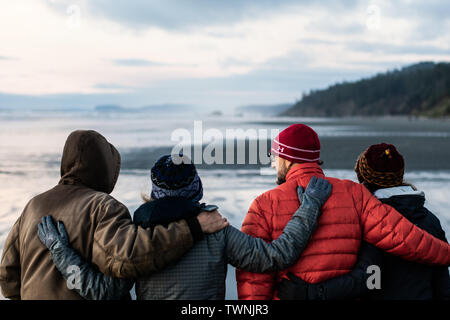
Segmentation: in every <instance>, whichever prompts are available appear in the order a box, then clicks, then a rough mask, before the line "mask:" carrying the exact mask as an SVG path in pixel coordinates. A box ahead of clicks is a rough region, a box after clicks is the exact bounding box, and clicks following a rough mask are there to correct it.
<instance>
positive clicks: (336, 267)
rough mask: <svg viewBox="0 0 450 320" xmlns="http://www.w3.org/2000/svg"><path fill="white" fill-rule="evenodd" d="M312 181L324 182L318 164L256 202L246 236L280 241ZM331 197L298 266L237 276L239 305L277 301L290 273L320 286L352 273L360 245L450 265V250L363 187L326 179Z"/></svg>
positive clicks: (297, 169)
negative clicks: (299, 189)
mask: <svg viewBox="0 0 450 320" xmlns="http://www.w3.org/2000/svg"><path fill="white" fill-rule="evenodd" d="M312 176H317V177H324V174H323V171H322V169H321V168H320V166H319V165H318V164H315V163H314V164H311V163H305V164H298V165H295V166H294V167H292V168H291V170H290V171H289V172H288V174H287V176H286V183H284V184H282V185H280V186H278V187H277V188H275V189H273V190H270V191H267V192H265V193H263V194H262V195H260V196H259V197H257V198H256V199H255V200H254V201H253V203H252V205H251V206H250V209H249V211H248V213H247V216H246V217H245V219H244V222H243V224H242V231H243V232H245V233H247V234H250V235H252V236H255V237H259V238H262V239H264V240H266V241H272V240H274V239H277V238H278V237H279V236H280V234H281V233H282V232H283V229H284V227H285V226H286V224H287V223H288V222H289V220H290V219H291V216H292V214H293V213H294V212H295V210H297V208H298V206H299V202H298V197H297V191H296V190H297V186H299V185H300V186H302V187H303V188H305V187H306V186H307V185H308V183H309V180H310V179H311V177H312ZM326 179H327V180H328V181H329V182H330V183H331V184H332V185H333V191H332V194H331V196H330V198H329V199H328V201H327V202H326V203H325V205H324V206H323V207H322V215H321V216H320V218H319V220H318V226H317V229H316V231H315V232H314V234H313V236H312V237H311V239H310V242H309V244H308V246H307V247H306V248H305V250H304V251H303V253H302V255H301V257H300V259H299V260H298V262H297V263H296V264H294V265H293V266H292V267H290V268H289V269H287V270H284V271H282V272H278V273H264V274H261V273H251V272H245V271H242V270H237V271H236V278H237V284H238V296H239V299H246V300H266V299H276V292H275V289H274V287H275V285H276V284H277V283H278V282H279V281H281V278H283V277H285V278H286V273H287V272H292V273H293V274H295V275H296V276H298V277H300V278H302V279H303V280H305V281H307V282H309V283H318V282H322V281H324V280H327V279H330V278H333V277H337V276H339V275H342V274H345V273H348V272H350V271H351V270H352V269H353V266H354V265H355V263H356V258H357V254H358V250H359V246H360V243H361V240H362V239H364V240H366V241H367V242H369V243H372V244H373V245H375V246H377V247H378V248H380V249H382V250H384V251H386V252H389V253H392V254H394V255H397V256H399V257H402V258H403V259H406V260H411V261H417V262H421V263H428V264H440V265H450V245H448V244H447V243H445V242H443V241H441V240H438V239H437V238H434V237H432V236H431V235H430V234H428V233H427V232H425V231H423V230H422V229H420V228H418V227H416V226H415V225H414V224H412V223H411V222H409V221H408V220H407V219H406V218H405V217H403V216H402V215H401V214H400V213H398V212H397V211H395V210H394V209H393V208H392V207H390V206H388V205H384V204H382V203H381V202H380V201H379V200H378V199H376V198H375V197H374V196H373V195H372V194H371V193H370V192H369V191H368V190H367V189H366V188H365V187H364V186H362V185H361V184H358V183H355V182H353V181H350V180H339V179H335V178H326Z"/></svg>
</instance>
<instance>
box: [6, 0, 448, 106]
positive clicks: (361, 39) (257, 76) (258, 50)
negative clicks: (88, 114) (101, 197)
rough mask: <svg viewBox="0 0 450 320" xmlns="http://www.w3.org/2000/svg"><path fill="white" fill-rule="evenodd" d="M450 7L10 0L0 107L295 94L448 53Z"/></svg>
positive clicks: (277, 98) (231, 102) (267, 98)
mask: <svg viewBox="0 0 450 320" xmlns="http://www.w3.org/2000/svg"><path fill="white" fill-rule="evenodd" d="M280 3H281V4H280ZM449 13H450V2H449V1H437V0H431V1H426V2H425V1H418V0H409V1H408V0H401V1H385V0H373V1H294V0H287V1H275V0H252V1H250V0H248V1H238V0H231V1H206V0H172V1H149V0H126V1H125V0H115V1H106V0H77V1H72V0H61V1H58V0H39V1H27V0H15V1H4V2H3V3H2V11H0V43H2V46H1V47H0V108H14V107H27V106H28V107H36V106H39V107H45V106H50V105H51V106H52V107H55V106H61V107H75V106H81V107H93V106H94V105H95V104H99V103H119V104H122V105H124V106H140V105H147V104H160V103H183V104H193V105H201V106H205V107H211V106H217V107H221V106H224V107H225V106H230V107H234V106H237V105H245V104H255V103H278V102H287V101H295V100H296V99H299V98H300V97H301V95H302V93H303V92H306V91H308V90H310V89H314V88H322V87H326V86H327V85H331V84H333V83H335V82H337V81H344V80H347V81H349V80H356V79H359V78H360V77H366V76H369V75H371V74H375V73H378V72H383V71H386V70H388V69H393V68H399V67H402V66H405V65H408V64H412V63H416V62H419V61H450V33H449V32H448V31H449V30H450V18H449V16H450V14H449Z"/></svg>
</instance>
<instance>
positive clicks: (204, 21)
mask: <svg viewBox="0 0 450 320" xmlns="http://www.w3.org/2000/svg"><path fill="white" fill-rule="evenodd" d="M72 2H73V1H71V0H61V1H58V2H53V1H48V0H47V1H46V3H47V4H48V5H50V6H51V7H53V8H54V9H57V10H58V11H59V12H61V13H64V14H65V10H66V8H67V7H68V6H69V5H71V4H72ZM78 3H79V4H80V5H79V6H80V8H81V9H82V14H85V15H91V16H95V17H103V18H105V19H108V20H111V21H115V22H117V23H120V24H122V25H124V26H127V27H130V28H134V29H143V28H144V29H145V28H148V27H155V26H156V27H160V28H164V29H168V30H181V29H191V28H196V27H204V26H211V25H224V24H225V25H226V24H233V23H236V22H239V21H243V20H248V19H252V18H255V17H259V16H261V15H264V14H271V13H273V12H274V11H283V10H286V9H288V8H290V7H298V6H302V7H319V8H323V9H325V10H332V11H335V12H336V11H338V10H349V9H350V8H352V7H354V6H355V5H356V3H357V1H356V0H347V1H345V3H343V2H342V1H337V0H328V1H319V0H313V1H303V0H283V1H279V0H227V1H211V0H171V1H160V0H132V1H130V0H115V1H114V3H113V4H112V3H111V1H107V0H79V1H78Z"/></svg>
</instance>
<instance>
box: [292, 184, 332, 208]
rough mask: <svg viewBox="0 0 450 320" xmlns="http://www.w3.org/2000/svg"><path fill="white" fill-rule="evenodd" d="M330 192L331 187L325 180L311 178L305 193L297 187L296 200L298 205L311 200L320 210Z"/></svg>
mask: <svg viewBox="0 0 450 320" xmlns="http://www.w3.org/2000/svg"><path fill="white" fill-rule="evenodd" d="M331 190H332V185H331V184H330V183H329V182H328V181H327V180H325V179H322V178H317V177H316V176H313V177H312V178H311V180H310V181H309V183H308V186H307V187H306V190H305V191H303V188H302V187H300V186H299V187H297V194H298V200H299V201H300V203H303V202H304V201H305V200H313V201H314V202H315V203H316V204H317V206H318V207H319V208H320V207H322V206H323V205H324V203H325V202H326V201H327V200H328V198H329V197H330V195H331ZM305 198H307V199H305Z"/></svg>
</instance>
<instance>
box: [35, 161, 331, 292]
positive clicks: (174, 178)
mask: <svg viewBox="0 0 450 320" xmlns="http://www.w3.org/2000/svg"><path fill="white" fill-rule="evenodd" d="M180 160H181V161H180ZM151 181H152V191H151V194H150V197H146V199H145V200H146V202H145V203H144V204H143V205H141V206H140V207H139V208H138V209H137V210H136V212H135V213H134V218H133V219H134V223H135V224H137V225H140V226H142V227H144V228H152V227H154V226H156V225H164V226H166V227H167V226H168V224H169V223H170V222H173V221H177V220H180V219H187V218H190V217H194V216H196V215H198V214H199V213H200V212H201V211H214V210H216V209H217V208H218V207H217V206H215V205H206V204H204V203H200V201H201V199H202V197H203V186H202V182H201V179H200V177H199V176H198V173H197V170H196V168H195V166H194V164H192V163H191V161H190V159H189V158H187V157H185V156H177V155H174V156H172V155H165V156H163V157H161V158H160V159H159V160H158V161H157V162H156V163H155V165H154V166H153V168H152V169H151ZM297 191H298V197H299V201H300V203H301V206H300V207H299V208H298V209H297V211H296V212H294V213H293V216H292V218H291V221H290V222H289V223H288V224H287V225H286V228H285V229H284V231H283V234H282V235H281V236H280V237H279V238H278V239H276V240H274V241H272V242H271V243H266V242H265V241H264V240H262V239H259V238H254V237H252V236H249V235H247V234H245V233H243V232H241V231H239V230H237V229H236V228H234V227H232V226H228V227H226V228H225V229H223V230H221V231H219V232H217V233H214V234H211V235H204V238H203V239H200V241H198V242H196V244H195V245H194V247H193V248H192V249H191V250H190V251H189V252H188V253H187V254H185V255H184V256H183V257H182V258H181V259H180V260H179V261H178V262H177V263H175V264H173V265H170V266H169V267H167V268H166V269H164V270H163V271H161V272H158V273H154V274H152V275H151V276H148V277H143V278H139V279H134V280H135V281H136V297H137V299H138V300H155V299H156V300H165V299H170V300H173V299H185V300H207V299H224V298H225V279H226V273H227V265H228V264H231V265H233V266H234V267H236V268H240V269H244V270H248V271H252V272H270V271H278V270H282V269H285V268H287V267H289V266H290V265H292V264H294V263H295V262H296V261H297V260H298V258H299V257H300V255H301V253H302V251H303V249H304V248H305V247H306V245H307V243H308V240H309V238H310V236H311V234H312V232H313V231H314V229H315V227H316V225H317V219H318V217H319V215H320V211H321V210H320V209H321V206H322V205H323V204H324V203H325V202H326V200H327V199H328V197H329V196H330V194H331V185H330V184H329V183H328V182H327V181H326V180H323V179H317V178H315V177H314V178H313V179H311V182H310V183H309V185H308V187H307V188H306V190H303V188H302V187H299V188H298V190H297ZM40 229H41V230H45V232H44V233H42V234H39V237H40V238H42V239H43V238H45V237H46V236H48V235H49V234H50V235H51V236H52V237H55V238H58V237H59V238H62V239H61V240H60V241H61V242H62V243H66V245H65V246H63V247H64V250H59V251H58V252H54V250H53V249H52V248H49V250H50V252H51V257H52V260H53V262H54V263H55V265H56V268H57V269H58V270H59V271H60V272H61V274H62V276H63V277H64V278H66V279H69V277H70V276H71V274H70V273H68V272H67V267H68V266H70V265H77V266H79V267H80V270H82V271H81V275H80V278H81V279H80V284H81V285H80V286H78V287H77V288H74V289H73V290H75V291H76V292H78V293H79V294H80V295H81V296H82V297H83V298H85V299H120V298H121V297H123V296H125V295H126V294H128V290H129V287H127V286H125V285H123V283H125V282H126V281H130V280H129V279H128V280H127V279H115V278H111V277H109V276H106V275H104V274H102V273H100V272H99V271H98V270H97V268H96V267H95V266H93V265H91V264H90V263H89V262H86V261H84V260H83V259H82V258H81V257H80V256H79V255H78V254H77V252H75V251H74V250H73V249H72V248H71V247H70V246H69V245H68V241H67V239H64V238H66V237H68V236H67V234H65V232H59V231H58V230H56V229H55V228H53V229H52V228H47V229H45V228H42V227H41V228H40ZM63 231H64V230H63ZM198 234H203V233H198Z"/></svg>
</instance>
